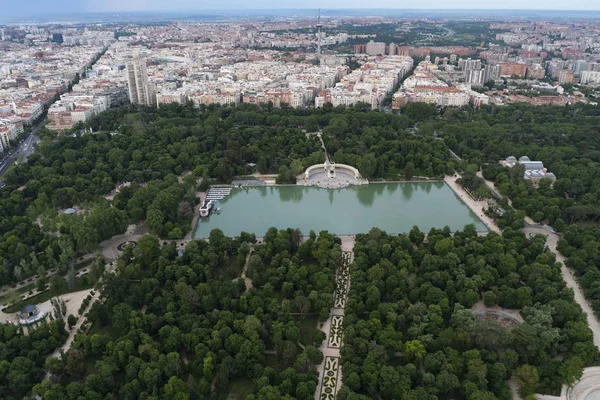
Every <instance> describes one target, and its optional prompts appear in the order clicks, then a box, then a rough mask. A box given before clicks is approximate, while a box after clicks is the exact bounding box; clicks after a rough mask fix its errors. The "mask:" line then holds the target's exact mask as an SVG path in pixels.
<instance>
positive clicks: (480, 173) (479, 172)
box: [477, 170, 535, 225]
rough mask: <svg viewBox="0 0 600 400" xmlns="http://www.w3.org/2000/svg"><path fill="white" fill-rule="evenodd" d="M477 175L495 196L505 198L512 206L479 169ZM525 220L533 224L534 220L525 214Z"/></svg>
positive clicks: (509, 203)
mask: <svg viewBox="0 0 600 400" xmlns="http://www.w3.org/2000/svg"><path fill="white" fill-rule="evenodd" d="M477 176H478V177H479V178H481V179H483V182H485V185H486V186H487V187H488V189H490V190H491V191H492V192H494V193H495V194H496V196H498V197H500V198H506V200H507V201H508V205H510V206H511V207H512V200H511V199H510V198H508V197H506V196H502V194H501V193H500V191H499V190H498V189H497V188H496V184H495V183H494V182H492V181H488V180H487V179H485V178H484V177H483V173H482V172H481V170H479V171H477ZM525 222H527V223H528V224H530V225H535V221H534V220H532V219H531V218H530V217H528V216H525Z"/></svg>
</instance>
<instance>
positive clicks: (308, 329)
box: [294, 315, 319, 346]
mask: <svg viewBox="0 0 600 400" xmlns="http://www.w3.org/2000/svg"><path fill="white" fill-rule="evenodd" d="M294 319H295V320H296V321H297V322H298V323H299V324H300V341H301V342H302V344H303V345H305V346H308V345H310V344H312V343H313V336H314V332H315V329H316V327H317V322H318V321H319V316H318V315H306V316H305V317H304V319H302V318H300V316H299V315H294Z"/></svg>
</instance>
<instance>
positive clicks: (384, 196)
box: [194, 182, 488, 238]
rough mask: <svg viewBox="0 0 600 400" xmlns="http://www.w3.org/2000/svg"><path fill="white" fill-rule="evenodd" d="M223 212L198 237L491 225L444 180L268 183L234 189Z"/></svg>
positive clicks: (204, 223) (201, 224)
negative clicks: (216, 232)
mask: <svg viewBox="0 0 600 400" xmlns="http://www.w3.org/2000/svg"><path fill="white" fill-rule="evenodd" d="M217 207H220V208H221V209H222V211H221V213H220V214H213V215H212V216H210V217H209V218H205V219H200V220H199V221H198V224H197V225H196V227H195V231H194V238H206V237H208V235H209V233H210V231H211V230H212V229H215V228H218V229H221V230H222V231H223V233H224V234H225V235H227V236H238V235H239V234H240V232H242V231H246V232H250V233H255V234H256V235H257V236H259V237H260V236H263V235H264V234H265V233H266V231H267V230H268V229H269V228H270V227H273V226H274V227H276V228H278V229H285V228H288V227H291V228H299V229H300V230H301V231H302V233H303V234H305V235H307V234H308V233H309V232H310V230H311V229H312V230H314V231H315V232H319V231H321V230H328V231H329V232H331V233H334V234H337V235H352V234H357V233H363V232H368V231H369V230H370V229H371V228H373V227H378V228H379V229H381V230H383V231H386V232H388V233H394V234H396V233H407V232H408V231H410V229H411V228H412V227H413V226H414V225H418V226H419V228H420V229H421V230H422V231H425V232H428V231H429V230H430V229H431V228H434V227H435V228H443V227H444V226H446V225H447V226H449V227H450V229H451V230H452V231H456V230H460V229H463V228H464V226H465V225H468V224H474V225H475V228H476V229H477V231H478V232H487V231H488V229H487V227H486V226H485V225H484V224H483V223H482V222H481V220H480V219H479V218H478V217H477V216H476V215H475V214H474V213H473V212H472V211H471V210H470V209H469V208H468V207H467V205H465V204H464V203H463V202H462V200H461V199H460V198H459V197H458V196H457V195H456V194H455V193H454V192H453V191H452V189H451V188H450V187H448V186H447V185H446V184H445V183H444V182H419V183H408V182H407V183H374V184H373V183H372V184H369V185H362V186H353V187H349V188H345V189H337V190H327V189H319V188H315V187H303V186H267V187H248V188H241V189H238V188H236V189H233V190H232V192H231V195H230V196H228V197H226V198H224V199H223V200H220V201H219V202H218V204H217Z"/></svg>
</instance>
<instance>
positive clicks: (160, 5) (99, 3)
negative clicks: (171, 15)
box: [0, 0, 600, 15]
mask: <svg viewBox="0 0 600 400" xmlns="http://www.w3.org/2000/svg"><path fill="white" fill-rule="evenodd" d="M261 8H266V9H280V8H292V9H294V8H295V9H299V8H313V9H316V8H343V9H349V8H370V9H373V8H396V9H430V8H431V9H494V8H496V9H498V8H502V9H505V10H510V9H539V10H600V0H569V1H564V0H503V1H497V2H486V1H481V0H454V1H451V2H449V1H441V0H418V1H406V0H368V1H367V0H320V1H318V0H283V1H281V0H253V1H252V0H228V1H223V0H0V12H1V13H2V14H4V15H33V14H43V13H76V12H77V13H79V12H114V11H205V10H223V9H233V10H235V9H261Z"/></svg>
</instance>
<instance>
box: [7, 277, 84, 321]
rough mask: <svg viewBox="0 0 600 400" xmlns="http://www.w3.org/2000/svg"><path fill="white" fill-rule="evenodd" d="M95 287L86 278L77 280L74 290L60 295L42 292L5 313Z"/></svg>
mask: <svg viewBox="0 0 600 400" xmlns="http://www.w3.org/2000/svg"><path fill="white" fill-rule="evenodd" d="M93 287H94V285H93V284H91V285H90V284H88V283H87V279H85V278H77V284H76V285H75V288H74V289H73V290H69V289H67V290H65V291H64V292H62V293H58V294H52V292H51V291H50V290H46V291H45V292H42V293H40V294H38V295H36V296H33V297H30V298H28V299H27V300H23V301H21V302H18V303H15V304H13V305H12V306H10V307H7V308H5V309H4V310H2V311H4V312H5V313H9V314H10V313H15V312H17V311H19V310H20V309H21V307H23V306H26V305H29V304H41V303H43V302H45V301H48V300H50V299H51V298H53V297H56V296H60V295H62V294H66V293H72V292H78V291H80V290H85V289H91V288H93Z"/></svg>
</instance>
